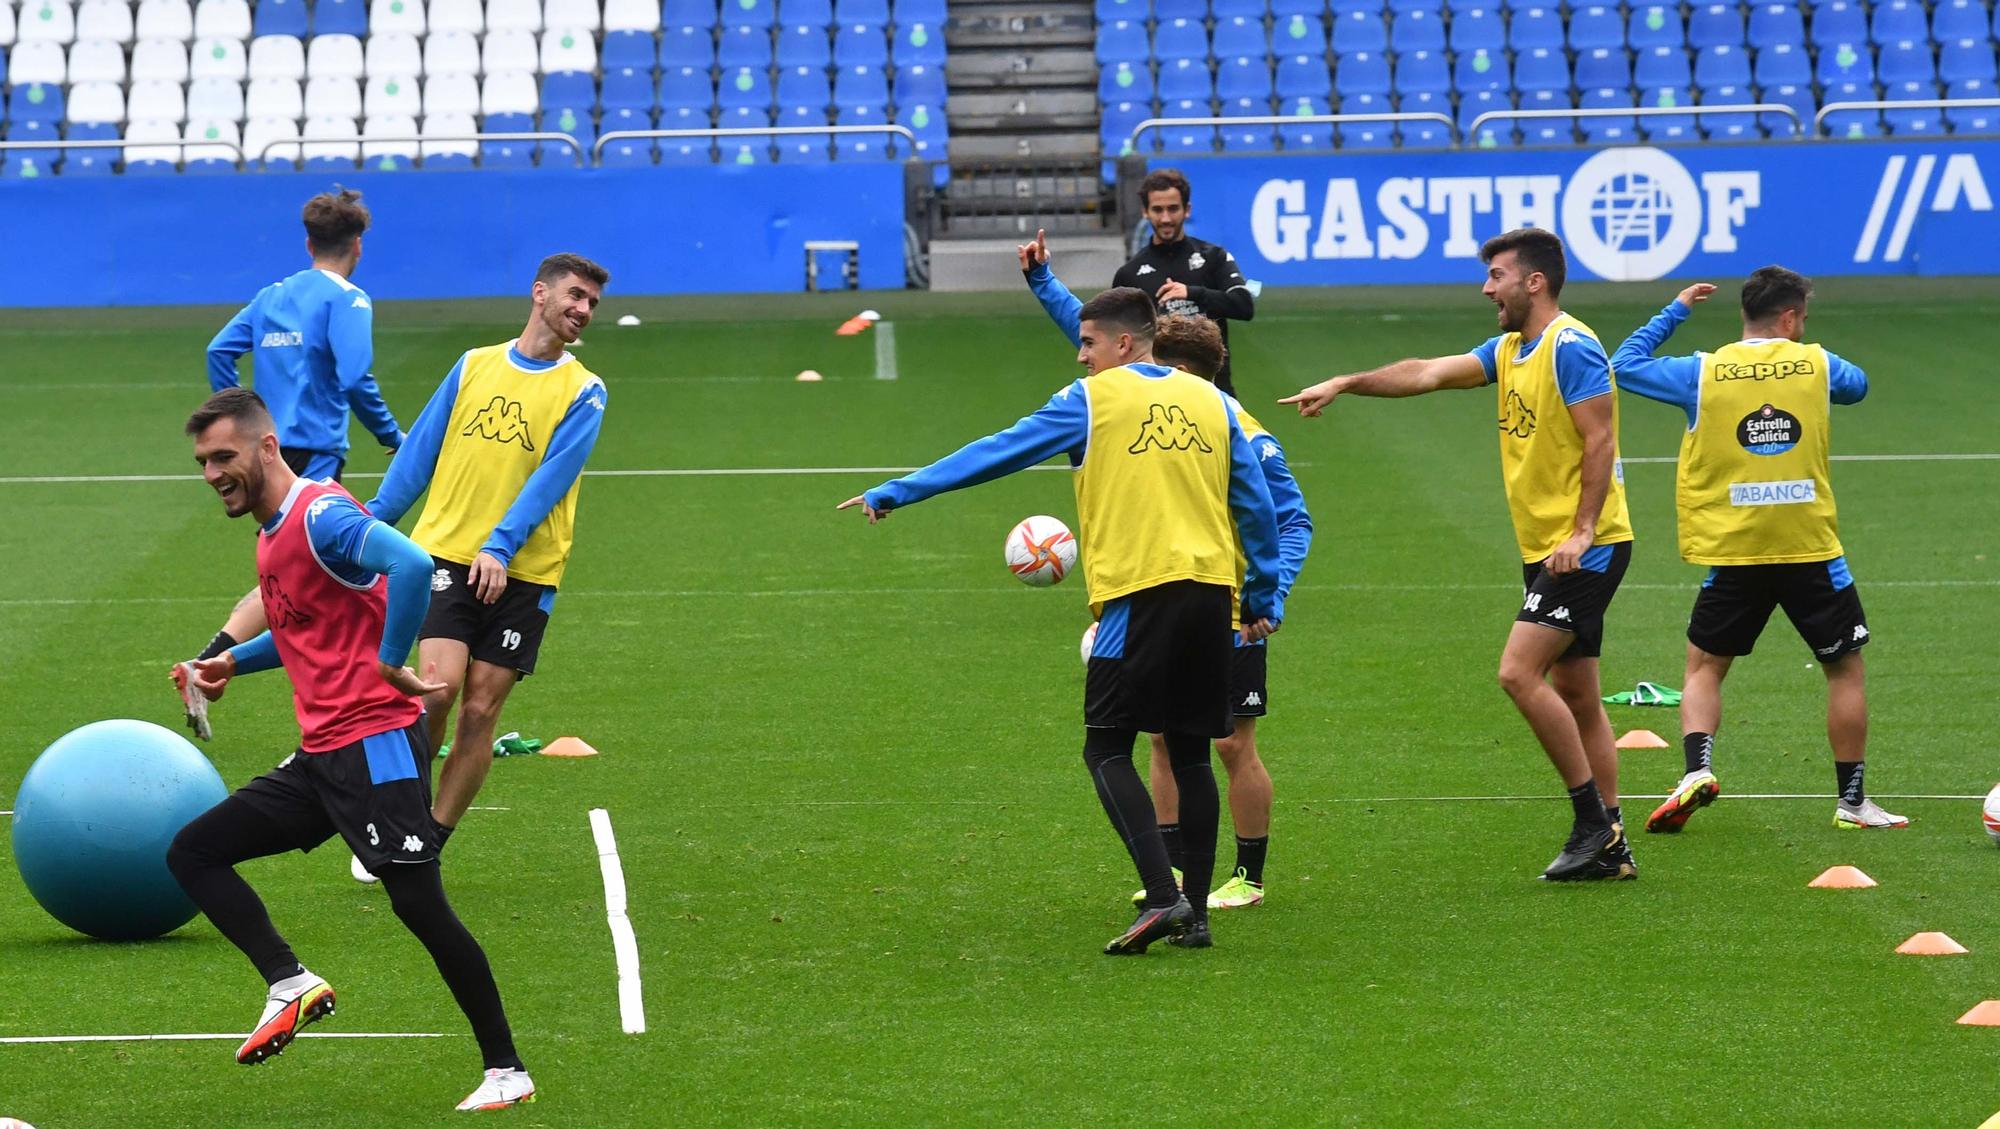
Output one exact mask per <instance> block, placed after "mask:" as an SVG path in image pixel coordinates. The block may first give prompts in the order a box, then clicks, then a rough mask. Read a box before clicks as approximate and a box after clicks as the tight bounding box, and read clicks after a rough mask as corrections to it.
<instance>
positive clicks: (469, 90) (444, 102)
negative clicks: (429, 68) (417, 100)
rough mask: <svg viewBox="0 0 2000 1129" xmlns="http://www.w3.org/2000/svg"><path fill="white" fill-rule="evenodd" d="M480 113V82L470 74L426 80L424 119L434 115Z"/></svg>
mask: <svg viewBox="0 0 2000 1129" xmlns="http://www.w3.org/2000/svg"><path fill="white" fill-rule="evenodd" d="M478 112H479V80H478V79H476V78H474V77H472V76H471V75H469V74H447V75H432V76H430V77H429V78H427V79H425V80H424V118H425V120H429V118H430V117H431V115H433V114H476V113H478Z"/></svg>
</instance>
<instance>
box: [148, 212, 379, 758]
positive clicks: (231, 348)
mask: <svg viewBox="0 0 2000 1129" xmlns="http://www.w3.org/2000/svg"><path fill="white" fill-rule="evenodd" d="M368 219H369V217H368V209H367V208H366V207H365V206H364V205H363V204H362V203H361V194H360V193H359V192H356V191H354V190H353V189H347V190H344V191H340V192H322V193H320V194H319V195H317V196H315V197H313V198H312V199H310V200H307V201H306V205H305V210H304V220H305V227H306V253H307V254H308V255H311V256H312V265H311V266H310V267H308V268H306V269H305V270H302V271H299V272H298V273H296V274H293V275H291V276H289V277H287V278H285V279H283V280H282V281H279V282H274V283H272V284H271V285H269V286H266V287H265V288H264V289H262V290H259V291H258V292H257V296H256V297H255V298H252V299H251V300H250V304H249V305H247V306H245V307H243V309H241V310H239V311H238V312H237V314H236V316H235V317H233V318H230V319H229V324H228V325H225V326H223V327H222V331H221V332H219V333H217V334H216V335H215V339H214V340H213V341H210V342H209V343H208V384H209V390H210V391H213V392H220V391H221V390H223V389H224V388H235V387H237V376H236V363H237V360H238V358H240V357H242V356H243V354H245V353H251V352H254V353H255V360H254V364H255V368H256V381H257V393H258V395H259V396H261V397H262V398H263V400H264V402H265V403H266V404H267V405H269V406H270V411H271V415H272V417H273V418H274V419H275V420H276V421H277V427H278V446H279V449H280V450H282V451H283V452H284V456H285V465H286V466H289V467H291V468H292V472H293V473H294V474H298V475H301V476H303V477H305V478H309V479H313V480H315V481H318V480H323V479H330V480H332V481H334V482H338V481H340V472H341V470H342V468H343V467H345V466H346V464H347V415H348V412H349V411H350V410H351V411H352V412H353V413H354V415H355V416H356V417H358V418H359V419H360V420H361V423H362V426H364V427H366V428H367V429H368V432H369V434H371V435H373V436H375V438H376V440H377V441H378V442H380V443H381V444H382V446H383V448H385V449H386V450H387V451H388V452H389V453H390V454H392V455H393V454H394V453H395V451H396V449H397V448H398V447H401V446H402V445H403V431H402V428H400V427H398V426H397V424H396V417H395V415H394V414H392V413H391V412H390V411H389V405H388V404H386V403H384V402H383V400H382V390H381V389H380V388H377V387H376V385H375V378H374V377H373V376H372V375H370V374H369V371H368V368H369V366H370V365H371V364H373V363H374V359H375V346H374V341H373V335H374V327H375V311H374V309H373V307H371V306H370V305H369V304H368V295H367V293H366V292H365V291H363V290H362V289H361V288H360V287H358V286H356V285H354V283H353V282H352V281H351V279H352V278H353V276H354V268H355V267H356V266H357V265H359V264H360V262H361V235H362V233H363V232H365V231H367V230H368ZM265 626H266V624H265V623H264V620H263V605H262V604H261V603H260V602H259V600H258V598H257V593H255V592H252V593H250V594H249V595H246V596H244V597H243V599H242V600H240V601H238V602H237V604H236V607H235V609H234V610H233V611H231V612H230V615H229V618H228V620H227V622H225V623H224V624H223V625H222V630H221V631H218V632H216V634H215V638H213V639H211V640H209V643H208V645H207V646H206V647H203V648H202V649H201V650H200V651H199V652H198V653H197V654H196V655H195V657H196V658H201V659H207V658H213V657H215V656H216V655H219V654H221V653H222V652H223V651H224V650H227V649H228V648H230V647H232V646H234V645H235V644H236V643H237V642H238V641H239V640H243V639H248V638H250V637H251V636H253V635H255V634H257V633H258V632H260V631H263V630H264V628H265ZM174 681H175V685H176V687H177V688H178V689H179V690H180V693H181V702H182V705H183V707H184V708H185V711H186V713H187V723H188V728H190V729H192V730H194V731H195V733H196V735H197V736H199V737H200V738H201V739H202V740H204V741H206V740H208V739H209V737H210V735H211V732H212V730H211V728H210V726H209V721H208V702H207V700H206V699H205V698H203V697H202V696H201V695H200V694H198V693H195V692H194V690H193V688H192V687H191V686H189V685H188V670H187V667H186V665H185V664H181V665H177V666H175V668H174Z"/></svg>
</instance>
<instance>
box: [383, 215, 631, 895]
mask: <svg viewBox="0 0 2000 1129" xmlns="http://www.w3.org/2000/svg"><path fill="white" fill-rule="evenodd" d="M610 280H611V275H610V274H609V272H607V271H606V270H605V269H604V268H603V267H601V266H598V265H597V264H596V263H593V262H591V261H590V260H589V259H586V258H584V257H583V256H581V255H572V254H558V255H550V256H549V257H548V258H546V259H543V260H542V263H541V266H540V267H539V268H538V269H537V270H536V271H535V282H534V285H533V287H531V289H530V303H531V310H530V312H529V315H528V324H527V325H526V326H525V327H524V328H523V329H522V330H521V333H520V336H519V337H516V338H514V339H513V340H510V341H503V342H501V343H500V344H498V345H488V346H485V347H484V348H479V349H473V350H471V351H469V352H467V353H466V354H465V355H464V356H462V357H460V358H459V359H458V363H457V364H455V365H453V366H452V368H451V371H450V372H449V373H447V374H446V375H445V378H444V383H442V384H440V385H438V390H437V392H436V394H435V395H433V396H432V397H431V399H430V402H429V403H428V404H426V405H424V410H423V411H422V412H420V413H419V414H418V415H417V421H416V422H415V423H414V424H412V425H411V426H410V435H409V439H408V441H407V442H406V443H405V445H404V447H403V450H402V452H401V454H399V455H398V456H397V458H396V460H395V461H394V462H392V463H390V464H389V473H388V475H387V476H386V477H384V479H383V480H382V488H381V492H380V493H378V494H376V495H375V498H374V500H372V501H370V502H369V503H368V512H369V513H372V514H374V515H375V516H376V517H378V518H380V519H382V520H383V521H386V522H389V523H391V524H394V523H395V522H396V521H398V520H400V519H401V518H402V516H403V515H404V513H406V512H408V510H409V508H410V506H411V505H413V504H414V503H415V502H416V500H417V498H418V496H419V495H421V494H423V493H424V491H425V490H426V489H428V490H429V491H430V497H429V499H428V500H426V502H425V503H424V512H423V516H421V517H419V518H418V519H417V527H416V529H415V530H414V531H413V532H412V533H411V534H410V536H411V538H412V539H413V540H415V541H416V543H417V544H419V545H422V546H423V547H424V551H425V552H428V553H429V554H430V555H431V558H432V564H433V568H434V569H435V571H434V572H433V573H432V574H431V606H430V615H429V616H428V617H427V618H426V619H425V620H424V626H423V631H422V633H421V641H420V643H419V645H418V655H419V657H420V661H421V662H422V664H423V667H424V669H425V670H427V671H428V670H431V669H433V668H435V669H436V671H437V680H438V681H439V682H440V683H442V685H441V686H439V687H438V688H437V689H436V690H434V691H432V692H430V694H429V695H428V697H426V699H425V701H424V706H425V709H426V711H427V712H428V714H429V724H430V739H431V747H432V748H438V747H440V746H442V745H443V743H444V737H445V729H446V724H447V723H448V722H449V720H450V717H451V711H452V707H453V705H454V704H456V705H457V707H458V732H457V734H456V736H455V739H454V740H453V742H452V747H451V756H450V757H448V758H447V759H446V761H445V766H444V771H443V773H442V774H441V775H440V777H439V779H438V792H437V803H436V806H435V807H434V808H433V809H432V814H433V815H434V816H435V817H436V818H437V822H438V824H439V825H440V827H441V829H442V834H443V835H444V836H446V837H449V836H450V835H451V833H452V831H453V829H455V828H456V827H457V826H458V821H459V820H460V819H462V818H464V816H465V811H466V809H467V808H468V807H470V806H471V804H472V798H473V797H474V796H476V795H477V794H478V793H479V786H480V785H481V784H482V783H484V782H485V780H486V773H487V771H488V770H489V769H491V768H492V767H493V732H494V729H495V728H496V727H497V726H498V724H499V721H500V707H501V706H502V705H503V704H504V703H505V702H506V701H507V695H508V692H509V691H511V690H513V688H514V683H516V682H518V681H519V680H521V679H523V678H526V677H527V676H528V675H530V674H533V673H534V670H535V657H536V654H537V653H538V652H539V651H540V650H541V645H542V635H543V632H544V631H546V630H547V628H548V623H549V611H550V609H551V608H553V607H554V606H555V599H556V588H557V586H558V585H560V584H561V583H562V574H563V568H564V566H565V565H567V564H568V562H569V553H570V544H571V542H572V540H573V539H574V536H575V531H576V503H577V494H578V490H579V487H580V485H581V480H582V476H583V465H584V463H585V462H586V461H588V460H589V458H590V452H591V449H592V448H593V447H595V446H596V445H597V435H598V431H599V430H600V429H601V428H602V427H603V425H604V403H605V399H606V392H605V390H604V382H603V381H602V380H599V379H598V378H597V376H596V375H595V374H594V373H592V372H591V371H590V370H589V369H587V368H584V367H583V362H582V361H579V360H577V359H576V358H575V357H574V356H572V355H571V354H570V353H569V352H568V351H567V350H565V349H564V348H563V347H564V346H565V345H569V344H572V343H574V342H575V341H576V339H577V338H578V337H580V336H582V334H583V331H584V328H585V327H587V326H588V325H590V319H591V316H592V315H593V314H594V313H595V312H596V310H597V303H598V301H599V299H600V298H601V297H602V296H603V293H604V287H605V284H606V283H608V282H609V281H610ZM354 876H355V877H356V878H358V879H361V880H362V881H367V877H366V875H365V874H364V872H363V870H362V869H361V867H360V865H359V864H357V866H356V868H355V872H354Z"/></svg>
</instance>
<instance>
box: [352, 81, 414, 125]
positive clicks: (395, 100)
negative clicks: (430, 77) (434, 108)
mask: <svg viewBox="0 0 2000 1129" xmlns="http://www.w3.org/2000/svg"><path fill="white" fill-rule="evenodd" d="M361 110H362V113H364V114H366V115H367V116H368V117H371V118H375V117H384V116H389V115H407V116H409V117H416V116H417V115H418V114H421V113H423V112H424V94H423V86H422V85H421V84H420V83H419V82H418V81H417V80H416V78H415V77H414V76H407V75H374V76H371V77H370V78H369V79H368V89H367V90H366V91H365V92H363V94H362V97H361Z"/></svg>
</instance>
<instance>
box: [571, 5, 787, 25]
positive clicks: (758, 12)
mask: <svg viewBox="0 0 2000 1129" xmlns="http://www.w3.org/2000/svg"><path fill="white" fill-rule="evenodd" d="M582 2H585V3H588V0H582ZM777 12H778V9H777V5H776V4H775V3H774V2H773V0H722V23H723V25H724V26H726V27H756V28H767V29H768V28H770V27H773V26H775V25H776V23H777Z"/></svg>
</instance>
